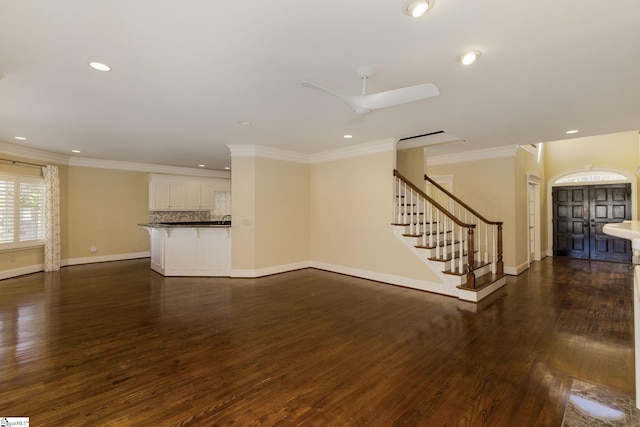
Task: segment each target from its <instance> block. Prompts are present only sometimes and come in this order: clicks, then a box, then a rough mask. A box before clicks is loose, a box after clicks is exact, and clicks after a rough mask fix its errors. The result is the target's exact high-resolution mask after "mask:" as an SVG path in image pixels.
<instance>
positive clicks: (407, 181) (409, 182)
mask: <svg viewBox="0 0 640 427" xmlns="http://www.w3.org/2000/svg"><path fill="white" fill-rule="evenodd" d="M393 176H395V177H398V178H400V180H402V182H404V183H405V184H407V185H408V186H409V187H411V188H412V189H413V190H414V191H415V192H416V193H418V194H419V195H421V196H422V197H424V198H425V199H427V200H428V201H429V203H431V204H432V205H433V206H434V207H435V208H436V209H438V210H439V211H440V212H442V213H443V214H445V215H446V216H447V217H448V218H449V219H450V220H452V221H453V222H455V223H456V224H457V225H459V226H460V227H466V228H475V226H476V225H475V224H465V223H464V222H462V221H460V220H459V219H458V218H456V217H455V216H454V215H453V214H452V213H451V212H449V211H448V210H447V209H445V208H444V207H442V205H440V204H439V203H438V202H436V201H435V200H433V199H432V198H431V197H429V196H427V194H426V193H425V192H424V191H422V190H421V189H419V188H418V187H416V186H415V185H414V184H413V183H412V182H411V181H409V180H408V179H407V178H406V177H404V176H403V175H402V174H401V173H400V172H398V170H397V169H394V170H393ZM425 177H426V175H425ZM485 222H486V221H485ZM496 224H497V223H496ZM500 224H502V223H500Z"/></svg>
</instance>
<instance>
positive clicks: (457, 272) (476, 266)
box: [443, 262, 489, 280]
mask: <svg viewBox="0 0 640 427" xmlns="http://www.w3.org/2000/svg"><path fill="white" fill-rule="evenodd" d="M487 265H489V263H488V262H483V263H480V262H474V263H473V269H474V270H477V269H479V268H482V267H485V266H487ZM443 273H444V274H451V275H453V276H463V275H465V274H467V273H468V268H467V266H466V265H464V266H463V268H462V272H461V271H460V270H458V269H457V268H456V269H455V270H445V271H443ZM476 280H477V279H476Z"/></svg>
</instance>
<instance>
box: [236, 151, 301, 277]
mask: <svg viewBox="0 0 640 427" xmlns="http://www.w3.org/2000/svg"><path fill="white" fill-rule="evenodd" d="M231 170H232V179H231V183H232V189H231V194H232V195H233V196H232V197H233V203H232V216H233V221H234V222H233V224H234V225H233V227H232V265H231V268H232V270H236V272H238V271H242V270H247V274H251V272H253V271H256V270H263V271H265V270H264V269H268V268H269V267H277V266H286V265H292V264H297V263H306V262H308V261H309V216H310V214H309V165H307V164H302V163H295V162H289V161H284V160H273V159H266V158H261V157H244V156H239V157H233V158H232V168H231ZM257 273H258V274H261V272H260V271H258V272H257Z"/></svg>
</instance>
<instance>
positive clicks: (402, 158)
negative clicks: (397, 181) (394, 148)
mask: <svg viewBox="0 0 640 427" xmlns="http://www.w3.org/2000/svg"><path fill="white" fill-rule="evenodd" d="M396 162H397V164H396V169H398V172H400V173H401V174H402V175H403V176H404V177H405V178H407V179H409V181H411V182H412V183H413V184H415V185H416V186H418V188H421V189H424V188H425V182H424V172H425V167H424V147H416V148H409V149H406V150H398V152H397V158H396Z"/></svg>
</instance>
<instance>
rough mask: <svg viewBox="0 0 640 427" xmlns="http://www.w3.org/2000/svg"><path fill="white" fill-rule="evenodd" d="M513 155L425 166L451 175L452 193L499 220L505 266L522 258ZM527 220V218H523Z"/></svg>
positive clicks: (430, 171) (432, 171)
mask: <svg viewBox="0 0 640 427" xmlns="http://www.w3.org/2000/svg"><path fill="white" fill-rule="evenodd" d="M515 171H516V165H515V157H503V158H497V159H485V160H477V161H473V162H460V163H451V164H447V165H437V166H428V167H427V175H429V176H433V175H453V188H454V190H455V191H454V194H455V195H456V196H457V197H458V198H460V199H461V200H463V201H464V202H465V203H467V204H468V205H469V206H471V207H472V208H473V209H475V210H476V211H477V212H478V213H480V214H481V215H483V216H484V217H485V218H487V219H488V220H490V221H502V222H503V223H504V225H503V229H502V235H503V255H504V258H503V261H504V265H505V269H515V268H517V266H518V265H519V262H520V261H521V258H522V257H521V255H520V253H519V250H518V246H517V244H516V229H517V223H516V221H517V220H519V216H518V215H516V196H515V191H516V183H515V179H514V174H515ZM525 220H526V218H525Z"/></svg>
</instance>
